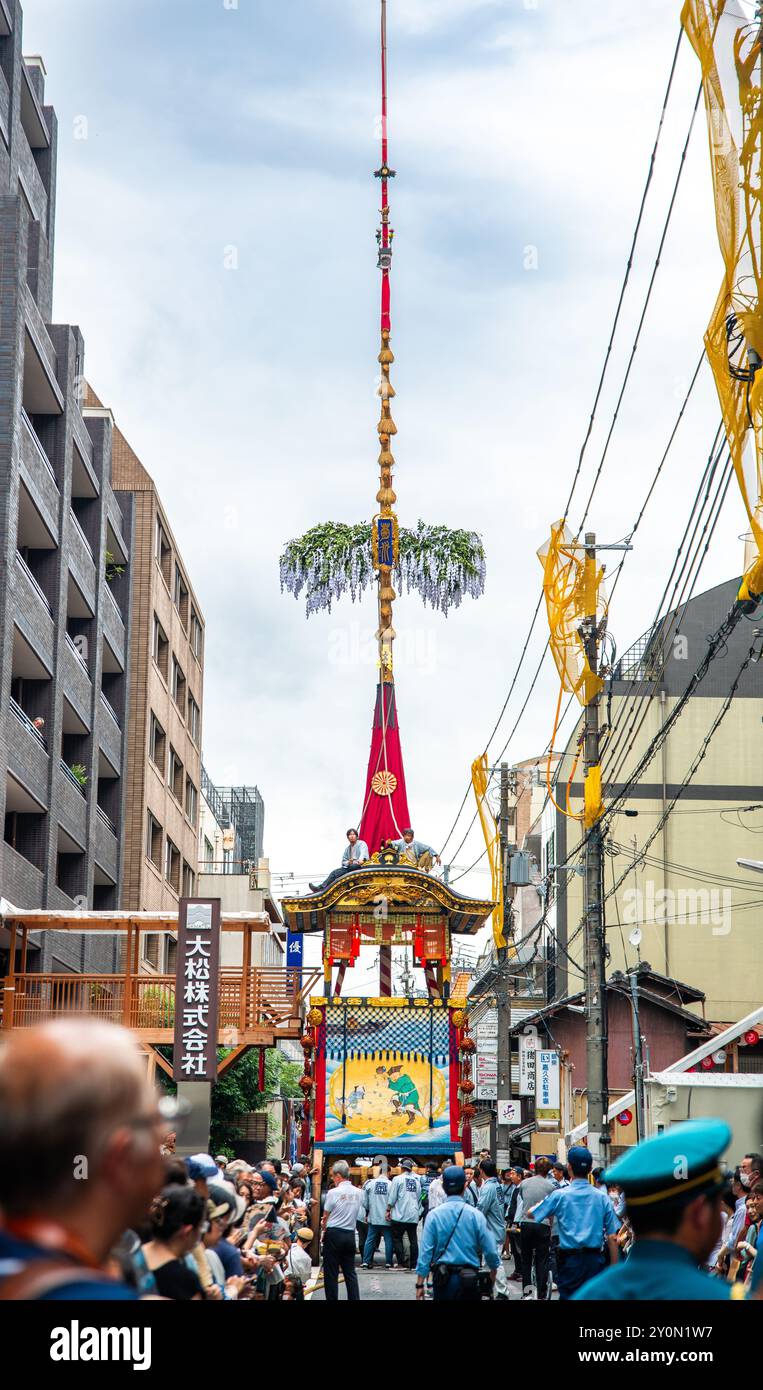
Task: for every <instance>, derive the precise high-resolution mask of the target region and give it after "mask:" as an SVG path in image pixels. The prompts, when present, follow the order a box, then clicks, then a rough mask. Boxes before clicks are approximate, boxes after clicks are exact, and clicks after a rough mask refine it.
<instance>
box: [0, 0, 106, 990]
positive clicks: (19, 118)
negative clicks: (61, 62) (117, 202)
mask: <svg viewBox="0 0 763 1390" xmlns="http://www.w3.org/2000/svg"><path fill="white" fill-rule="evenodd" d="M21 30H22V14H21V7H20V5H19V3H18V0H0V813H1V814H2V817H3V827H4V835H3V842H2V844H1V845H0V894H2V896H3V897H4V898H6V899H7V900H9V901H10V902H12V903H13V904H14V905H16V906H23V907H28V908H35V907H47V908H51V909H55V908H62V909H71V908H72V906H73V905H74V904H75V902H76V901H77V900H81V901H82V902H83V903H84V904H86V905H87V906H90V907H93V908H97V909H104V908H109V907H117V906H118V905H120V903H119V898H120V891H119V890H120V879H121V868H122V864H121V858H122V851H121V838H122V817H123V808H124V778H123V768H124V759H125V751H126V736H125V729H126V727H127V718H128V713H129V709H128V685H127V679H126V664H127V650H126V626H127V623H128V621H129V603H130V580H129V571H130V542H131V531H132V498H131V497H130V496H129V494H128V495H127V496H126V497H122V498H117V496H115V493H114V491H113V487H112V480H111V444H112V427H111V422H110V419H109V418H108V417H106V416H105V415H101V416H90V417H88V416H87V415H85V416H83V412H82V410H81V408H80V399H81V383H82V381H83V374H84V343H83V339H82V336H81V334H80V332H79V329H77V328H74V327H70V326H68V325H62V324H53V323H51V318H52V294H53V247H54V239H55V203H56V144H57V123H56V115H55V112H54V110H53V109H52V108H51V107H50V106H46V105H45V95H44V83H45V71H44V67H43V65H42V63H41V61H40V60H39V59H27V60H25V59H24V58H23V56H22V33H21ZM46 940H47V944H46V946H45V948H44V950H43V948H42V947H40V946H35V945H34V943H33V944H32V950H31V952H30V959H29V963H30V967H31V968H37V967H38V966H39V968H41V969H43V970H47V969H54V970H55V969H63V970H66V969H69V970H72V969H74V970H77V969H82V968H83V967H84V966H85V965H86V963H87V965H88V966H89V967H90V968H93V969H99V968H105V969H110V968H112V962H113V957H114V952H115V944H114V941H113V939H111V938H97V937H91V938H89V939H88V941H87V945H86V944H85V940H84V938H81V937H77V936H72V935H68V936H63V935H62V936H61V937H60V938H59V937H57V936H50V935H48V936H47V938H46ZM2 949H3V940H2V929H1V928H0V955H1V954H2ZM1 966H2V962H1V961H0V968H1Z"/></svg>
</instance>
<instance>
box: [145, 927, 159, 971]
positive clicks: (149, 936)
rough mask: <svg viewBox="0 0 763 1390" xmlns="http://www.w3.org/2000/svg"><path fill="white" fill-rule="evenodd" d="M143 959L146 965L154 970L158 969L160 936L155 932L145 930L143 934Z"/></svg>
mask: <svg viewBox="0 0 763 1390" xmlns="http://www.w3.org/2000/svg"><path fill="white" fill-rule="evenodd" d="M142 939H143V959H144V961H145V962H146V964H147V965H150V966H151V967H152V968H153V969H154V970H158V969H159V955H160V951H159V948H160V945H161V940H162V938H161V937H160V936H159V935H158V933H157V932H145V933H144V934H143V938H142Z"/></svg>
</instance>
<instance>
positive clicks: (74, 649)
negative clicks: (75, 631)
mask: <svg viewBox="0 0 763 1390" xmlns="http://www.w3.org/2000/svg"><path fill="white" fill-rule="evenodd" d="M65 635H66V645H67V647H68V648H69V651H70V652H72V654H73V655H74V656H75V657H76V658H77V661H78V662H79V664H80V666H81V667H82V669H83V671H87V674H88V676H89V675H90V671H89V670H88V665H87V662H86V660H85V658H84V656H83V655H82V652H81V651H80V649H79V647H78V646H77V643H76V642H75V641H74V638H73V637H70V636H69V633H68V632H67V633H66V634H65Z"/></svg>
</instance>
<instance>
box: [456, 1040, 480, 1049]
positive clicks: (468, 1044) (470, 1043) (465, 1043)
mask: <svg viewBox="0 0 763 1390" xmlns="http://www.w3.org/2000/svg"><path fill="white" fill-rule="evenodd" d="M460 1046H461V1051H462V1052H476V1051H477V1044H476V1042H475V1041H474V1038H462V1039H461V1044H460Z"/></svg>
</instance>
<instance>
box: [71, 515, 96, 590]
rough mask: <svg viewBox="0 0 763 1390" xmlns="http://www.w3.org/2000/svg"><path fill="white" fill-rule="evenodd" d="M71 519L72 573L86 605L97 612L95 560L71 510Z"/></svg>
mask: <svg viewBox="0 0 763 1390" xmlns="http://www.w3.org/2000/svg"><path fill="white" fill-rule="evenodd" d="M69 519H70V521H71V522H72V525H71V528H70V531H69V539H70V542H71V545H70V553H69V561H70V566H71V572H72V574H73V575H74V577H75V579H76V581H77V585H78V588H79V589H80V590H81V593H82V595H83V597H84V599H85V601H86V603H87V604H88V606H89V607H90V608H91V609H92V610H93V611H95V559H94V557H93V552H92V549H91V546H90V542H89V540H88V539H87V536H86V535H85V533H84V531H83V530H82V527H81V526H80V524H79V522H78V521H77V518H76V516H75V515H74V512H73V511H71V510H70V512H69Z"/></svg>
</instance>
